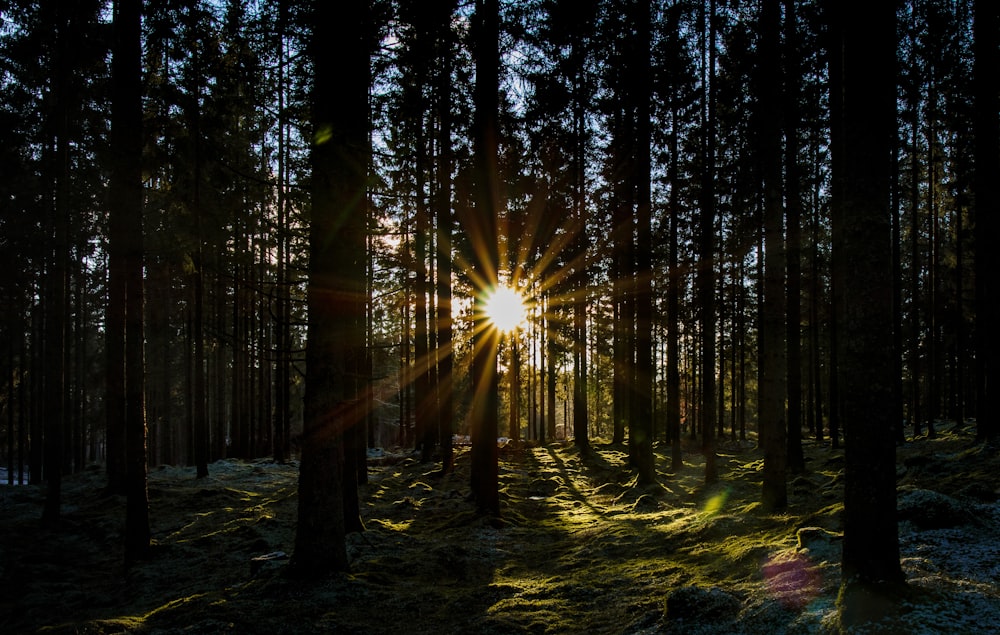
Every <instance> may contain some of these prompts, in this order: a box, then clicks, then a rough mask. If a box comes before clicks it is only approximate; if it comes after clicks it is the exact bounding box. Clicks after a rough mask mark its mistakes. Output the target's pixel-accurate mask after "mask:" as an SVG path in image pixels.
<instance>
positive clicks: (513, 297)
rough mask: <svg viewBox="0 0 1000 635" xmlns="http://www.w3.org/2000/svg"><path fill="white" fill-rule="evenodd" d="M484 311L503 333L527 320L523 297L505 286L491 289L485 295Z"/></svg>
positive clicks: (522, 324)
mask: <svg viewBox="0 0 1000 635" xmlns="http://www.w3.org/2000/svg"><path fill="white" fill-rule="evenodd" d="M484 311H485V313H486V317H487V318H488V319H489V321H490V322H491V323H492V324H493V326H495V327H496V328H497V330H499V331H502V332H504V333H507V332H510V331H514V330H516V329H518V328H520V327H522V326H524V324H525V323H526V322H527V321H528V310H527V308H526V307H525V306H524V297H523V296H521V294H520V293H518V292H517V291H516V290H514V289H512V288H511V287H507V286H499V287H496V288H495V289H493V291H492V292H491V293H490V294H489V295H488V296H487V297H486V303H485V307H484Z"/></svg>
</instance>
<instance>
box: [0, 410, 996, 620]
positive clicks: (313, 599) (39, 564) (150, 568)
mask: <svg viewBox="0 0 1000 635" xmlns="http://www.w3.org/2000/svg"><path fill="white" fill-rule="evenodd" d="M692 449H693V448H692ZM805 452H806V456H807V471H806V472H805V473H803V474H801V475H797V476H794V477H793V478H792V479H791V480H790V483H789V495H790V505H789V508H788V510H787V512H785V513H781V514H768V513H765V512H764V511H763V510H762V509H761V506H760V503H759V502H758V499H759V498H760V487H761V468H762V459H761V453H760V451H759V450H758V449H756V448H754V447H752V444H748V443H744V444H735V443H723V444H721V447H720V451H719V466H720V472H721V479H720V482H719V483H718V484H717V485H714V486H712V487H708V488H706V487H705V486H704V485H703V483H702V476H703V473H702V470H703V461H702V457H701V456H700V454H698V453H696V452H691V453H685V454H684V467H683V469H682V470H680V471H679V473H677V474H668V473H665V469H666V465H667V461H668V457H669V448H668V447H658V448H657V459H658V464H659V469H660V476H659V482H658V484H657V485H655V486H652V487H638V486H637V485H636V484H635V482H634V473H633V472H632V471H631V470H629V469H628V467H627V465H626V456H625V452H624V448H622V447H620V446H611V445H597V446H595V452H594V453H593V456H589V457H586V458H581V456H580V454H579V453H578V452H577V451H576V450H575V449H574V448H573V447H571V446H567V445H548V446H542V447H524V446H515V445H514V444H511V445H508V446H507V447H505V448H504V449H502V450H501V459H500V487H501V488H502V493H501V502H502V520H500V521H496V520H495V519H490V518H487V517H482V516H479V515H477V514H476V513H475V512H474V509H473V507H472V505H471V504H470V502H469V501H468V499H467V496H468V491H469V488H468V481H469V478H468V477H469V474H468V468H469V455H468V452H467V451H460V452H459V454H458V456H457V466H456V471H455V473H453V474H451V475H449V476H445V477H439V476H437V475H436V471H437V467H436V466H435V465H433V464H421V463H419V462H418V461H417V460H416V459H415V458H413V457H412V456H410V455H409V454H406V453H395V454H394V453H391V452H390V453H386V455H385V456H384V457H382V458H380V459H377V460H373V461H371V463H372V465H371V467H370V483H369V484H367V485H365V486H363V488H362V490H361V498H362V506H363V517H364V521H365V523H366V526H367V530H366V531H365V532H363V533H361V534H356V535H352V536H350V537H349V538H348V545H349V553H350V556H351V570H350V572H349V573H345V574H340V575H335V576H332V577H330V578H329V579H327V580H324V581H322V582H317V583H306V582H301V581H296V580H291V579H289V578H287V577H286V576H285V575H284V573H285V570H286V567H287V562H288V561H287V559H284V558H283V557H282V555H281V554H280V553H276V552H283V553H289V554H290V552H291V550H292V547H293V543H294V534H295V519H296V487H297V482H296V478H297V464H296V463H295V462H290V463H288V464H285V465H279V464H275V463H271V462H267V461H255V462H241V461H235V460H225V461H219V462H217V463H213V464H212V465H210V476H209V477H207V478H204V479H196V478H194V470H193V468H180V467H161V468H156V469H153V470H152V472H151V474H150V477H149V494H150V509H151V521H152V528H153V535H154V540H155V549H154V552H153V557H152V559H151V560H149V561H147V562H143V563H140V564H138V565H136V566H133V567H131V568H130V569H128V570H126V569H125V567H124V565H123V558H122V547H121V544H122V530H123V525H124V500H123V499H122V498H116V497H107V496H102V494H101V487H102V485H103V474H102V471H101V469H99V468H97V467H94V468H92V469H90V470H88V471H85V472H84V473H81V474H78V475H74V476H70V477H67V478H66V479H65V481H64V488H65V490H64V498H63V500H64V502H65V504H64V515H63V519H62V521H61V523H60V525H58V526H57V527H56V528H45V527H43V526H42V525H41V523H40V522H39V518H40V515H41V508H42V501H43V498H44V488H42V487H38V486H19V487H9V486H6V485H3V486H2V489H0V496H2V498H0V633H7V634H15V633H90V634H96V633H126V632H128V633H163V634H165V633H178V634H179V633H267V634H269V635H277V634H280V633H372V634H375V633H435V634H447V633H498V634H499V633H631V634H639V633H684V634H689V633H694V634H697V633H747V634H751V633H761V634H766V635H779V634H783V633H803V634H805V633H817V632H836V630H837V617H836V616H837V612H836V599H837V592H838V587H839V583H840V568H839V558H840V532H841V531H842V520H841V516H842V510H843V505H842V503H841V500H842V478H843V454H842V452H841V451H839V450H832V449H830V448H829V447H828V446H821V445H817V444H815V443H813V442H806V445H805ZM898 465H899V467H898V477H899V478H898V484H899V515H900V544H901V557H902V565H903V568H904V571H905V573H906V575H907V579H908V581H909V591H908V592H907V594H906V596H905V598H904V600H903V601H902V603H901V605H900V608H899V610H898V612H897V613H896V615H895V616H894V617H892V618H891V619H889V620H887V621H884V622H881V623H879V624H878V625H876V626H874V627H872V628H869V629H865V630H864V631H858V632H872V633H876V632H877V633H1000V539H998V536H1000V504H998V499H1000V479H998V475H1000V469H998V468H1000V456H998V453H997V452H996V451H995V450H992V449H988V448H985V447H984V446H982V445H976V444H974V442H973V436H972V428H971V427H970V428H963V429H960V430H947V431H945V432H944V433H943V434H942V435H941V437H940V438H938V439H935V440H927V439H921V440H917V441H911V442H908V443H907V444H906V445H905V446H903V447H901V448H900V449H899V452H898ZM268 554H270V555H269V556H268ZM261 556H268V557H266V558H264V559H258V560H254V558H259V557H261Z"/></svg>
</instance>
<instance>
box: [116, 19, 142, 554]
mask: <svg viewBox="0 0 1000 635" xmlns="http://www.w3.org/2000/svg"><path fill="white" fill-rule="evenodd" d="M141 16H142V2H141V1H140V0H117V1H116V2H115V6H114V43H113V50H112V55H113V58H112V67H111V80H112V85H111V88H112V94H111V151H112V153H113V155H112V157H113V158H112V161H113V162H112V166H111V168H112V170H111V184H110V192H109V203H110V205H109V223H108V224H109V237H110V250H111V258H112V259H113V260H114V263H113V265H112V267H111V276H112V285H113V286H117V287H120V288H119V289H118V291H117V292H116V293H114V294H113V295H112V296H111V297H112V298H113V299H114V300H115V301H116V302H120V303H121V304H120V306H115V305H110V304H109V306H108V313H109V315H110V314H115V315H117V316H119V317H118V319H116V320H114V321H113V324H114V325H116V326H120V330H117V331H113V330H111V329H110V328H109V329H108V343H109V345H110V344H114V346H115V348H119V347H120V350H121V351H122V352H123V353H124V355H123V356H115V357H112V356H111V355H110V353H109V358H108V371H109V373H108V378H109V382H108V383H109V390H108V396H109V398H115V397H118V396H119V395H120V397H122V398H123V399H124V402H123V405H122V406H123V407H122V406H119V407H117V408H115V409H113V410H114V411H116V412H120V413H121V415H123V416H124V421H123V423H122V424H120V425H118V426H117V427H118V428H119V429H120V431H121V432H122V433H123V434H124V440H125V443H124V446H125V475H124V476H125V481H124V484H125V487H124V490H125V493H126V501H127V502H126V513H125V560H126V562H131V561H134V560H138V559H142V558H144V557H145V556H146V555H147V553H148V551H149V541H150V528H149V496H148V493H147V487H146V449H147V448H146V407H145V372H146V368H145V359H144V352H143V351H144V338H145V333H144V329H143V304H144V303H143V239H142V231H143V225H142V208H143V200H142V199H143V192H142V143H143V140H142V68H141V63H142V26H141V25H142V17H141ZM116 363H117V364H121V367H117V366H116ZM119 377H120V378H121V381H122V385H121V386H120V387H118V386H116V387H115V388H114V389H113V390H112V389H111V387H112V378H114V380H118V378H119Z"/></svg>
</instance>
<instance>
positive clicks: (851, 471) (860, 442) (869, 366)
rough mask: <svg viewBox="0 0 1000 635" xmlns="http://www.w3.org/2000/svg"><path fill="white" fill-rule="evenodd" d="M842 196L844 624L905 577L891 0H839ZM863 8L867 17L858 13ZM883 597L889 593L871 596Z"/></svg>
mask: <svg viewBox="0 0 1000 635" xmlns="http://www.w3.org/2000/svg"><path fill="white" fill-rule="evenodd" d="M838 9H839V10H842V11H843V13H841V14H839V15H838V16H837V18H840V19H842V22H841V25H840V28H842V29H843V31H842V32H843V40H842V43H843V49H842V50H843V60H844V65H843V80H842V84H841V86H842V87H843V92H842V93H841V94H842V96H843V118H844V121H843V126H844V128H843V130H844V134H845V139H844V150H845V156H844V163H843V167H844V169H845V175H844V199H843V204H842V206H840V207H835V208H834V209H833V227H834V243H833V249H834V250H835V252H836V253H837V254H838V258H841V259H842V260H841V266H842V270H841V271H842V274H843V277H842V278H841V279H840V280H839V282H840V283H841V285H842V289H841V293H840V296H839V299H838V301H837V303H836V307H835V308H836V311H837V314H838V324H839V325H840V327H841V328H842V329H843V337H842V338H840V340H839V342H840V346H841V359H840V362H841V364H842V371H843V372H842V375H841V377H842V380H843V382H844V386H843V388H844V395H843V415H844V423H845V439H844V440H845V445H846V451H845V459H846V462H845V483H844V545H843V560H842V568H843V576H842V593H841V625H842V626H845V627H850V626H851V625H854V624H857V623H862V622H865V621H867V620H869V619H877V618H878V617H881V615H879V614H878V613H879V610H878V608H876V607H883V610H884V607H885V606H886V604H888V602H886V601H885V600H888V597H889V596H890V593H891V591H890V590H889V589H891V588H892V587H895V586H896V585H899V584H901V583H902V582H903V573H902V570H901V568H900V564H899V538H898V531H897V526H896V467H895V438H894V434H893V421H892V417H893V416H894V415H895V413H896V408H895V407H894V404H893V403H892V398H893V391H892V378H891V375H892V368H893V364H892V280H891V274H892V263H891V254H890V250H889V249H888V246H889V240H890V238H891V228H890V218H889V216H890V210H889V199H890V178H891V157H890V154H891V151H892V147H893V146H892V138H893V134H894V130H895V86H896V83H895V51H896V47H895V44H896V37H895V33H896V14H895V7H894V5H893V4H891V3H889V4H879V5H871V4H870V3H863V2H860V1H852V2H850V3H847V4H846V5H845V4H841V6H840V7H838ZM862 13H863V14H864V15H865V17H866V19H864V20H858V19H854V17H853V16H856V15H861V14H862ZM873 596H875V597H879V598H883V601H882V602H878V601H873V600H872V597H873Z"/></svg>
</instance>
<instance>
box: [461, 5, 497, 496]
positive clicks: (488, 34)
mask: <svg viewBox="0 0 1000 635" xmlns="http://www.w3.org/2000/svg"><path fill="white" fill-rule="evenodd" d="M473 29H474V33H475V35H476V37H475V40H474V41H475V43H476V44H475V52H474V55H475V63H476V85H475V94H474V106H475V116H474V121H473V136H474V152H475V159H474V160H475V166H476V169H475V174H476V183H475V190H476V206H475V211H474V214H472V218H468V219H466V221H467V222H466V234H467V235H468V236H469V239H470V240H471V241H472V248H473V249H474V250H475V253H476V257H477V262H476V265H477V267H476V272H475V273H476V300H475V303H476V306H475V324H474V327H473V329H474V335H473V362H472V368H473V371H472V373H473V376H472V381H473V399H472V418H471V425H472V475H471V477H472V483H471V485H472V497H473V499H474V500H475V502H476V505H477V506H478V508H479V509H480V510H481V511H483V512H485V513H488V514H491V515H493V516H499V515H500V493H499V490H498V485H499V480H498V467H499V466H498V455H497V443H496V436H497V416H498V413H497V406H498V402H499V394H498V386H497V370H496V364H497V349H498V348H499V342H500V333H499V331H498V330H497V329H496V328H495V327H493V326H492V325H490V323H489V321H488V319H487V317H486V315H485V313H484V303H485V298H486V294H487V292H488V291H489V289H491V288H492V287H494V286H495V285H496V284H497V276H498V273H499V272H498V271H497V266H498V263H499V245H497V233H496V228H497V213H498V210H499V206H500V189H499V182H498V180H499V175H498V173H497V167H498V166H497V160H498V156H497V150H498V146H499V140H498V134H499V126H498V121H497V120H498V111H499V103H498V96H497V90H498V87H499V78H500V49H499V36H500V15H499V3H498V2H497V0H476V9H475V15H474V24H473Z"/></svg>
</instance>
